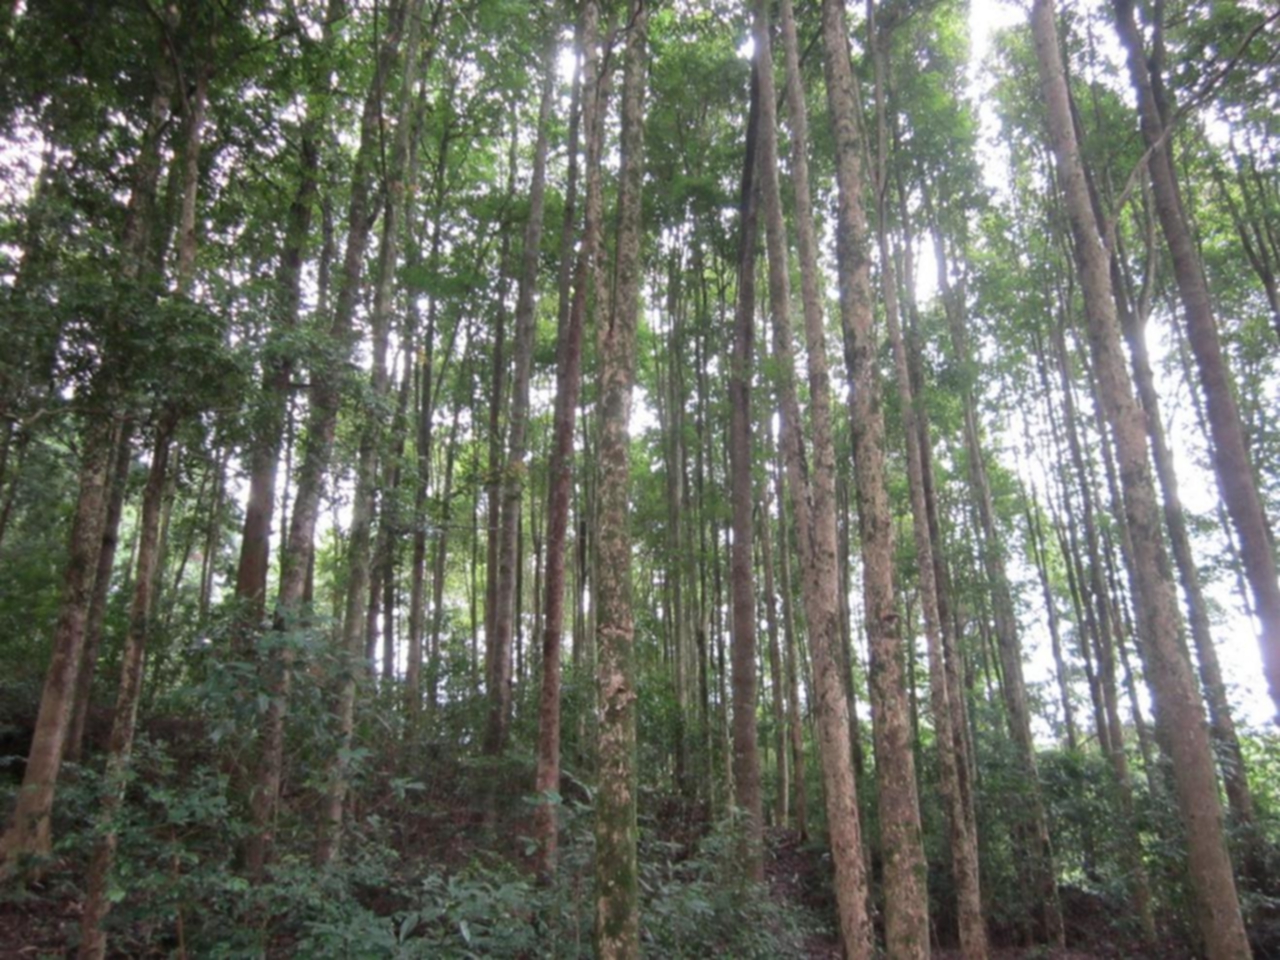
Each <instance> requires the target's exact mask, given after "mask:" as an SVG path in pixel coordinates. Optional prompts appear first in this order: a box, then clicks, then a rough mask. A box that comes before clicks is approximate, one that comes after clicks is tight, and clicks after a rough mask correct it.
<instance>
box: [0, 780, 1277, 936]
mask: <svg viewBox="0 0 1280 960" xmlns="http://www.w3.org/2000/svg"><path fill="white" fill-rule="evenodd" d="M508 772H510V771H508ZM527 772H528V771H524V770H519V771H516V772H515V773H516V774H517V775H516V776H515V779H514V780H513V781H512V783H511V784H510V786H511V789H510V790H504V791H500V792H499V796H503V795H505V794H511V795H512V796H514V797H519V795H520V789H519V787H518V785H517V782H522V781H523V780H524V779H526V778H527V777H526V774H527ZM455 773H456V774H457V775H456V776H452V777H440V778H432V779H431V780H430V781H429V782H430V784H431V785H430V786H429V787H424V789H423V792H420V793H417V794H410V795H409V797H405V796H401V797H399V798H398V802H397V801H396V800H394V799H392V798H391V797H390V796H388V797H386V798H385V799H384V800H383V801H373V800H371V801H369V802H368V806H367V807H366V809H365V810H364V811H363V814H362V815H364V816H372V815H374V814H375V813H376V814H378V815H379V816H381V818H382V819H383V821H384V823H385V824H386V828H387V830H389V831H390V832H389V834H388V835H387V836H386V837H385V838H384V839H385V840H386V841H387V843H388V844H389V846H390V848H391V849H394V850H395V851H396V852H397V854H398V856H399V857H400V858H401V862H402V863H406V864H416V865H419V866H421V865H423V864H431V865H433V868H435V869H439V870H440V871H442V872H443V873H444V874H447V875H465V872H466V869H467V865H468V864H472V863H475V862H480V861H484V860H485V858H493V859H494V860H496V861H500V862H502V863H504V864H506V867H505V868H504V869H505V870H506V871H508V875H514V876H517V877H519V876H522V875H524V874H526V873H528V868H529V861H528V856H527V850H525V849H524V844H523V842H521V841H522V839H523V837H524V836H527V835H529V834H530V833H531V831H532V825H531V823H529V822H528V817H529V808H528V806H527V804H523V803H517V802H511V803H509V804H507V805H505V806H504V805H503V804H502V803H501V802H499V810H498V811H497V814H496V815H497V822H494V821H493V820H491V819H490V816H492V813H491V814H490V815H489V816H487V815H486V813H485V811H484V810H483V809H482V808H483V804H479V805H478V804H477V802H476V797H477V796H479V795H480V794H479V791H478V790H477V789H476V784H475V783H474V782H469V781H468V778H467V776H466V774H465V771H464V770H463V769H462V768H459V769H458V770H456V771H455ZM495 773H496V771H490V772H489V773H488V774H486V776H493V775H494V774H495ZM491 789H492V788H491ZM648 802H649V804H650V808H649V810H648V813H647V815H646V816H645V817H644V818H643V819H644V821H645V823H646V824H647V826H646V837H647V840H646V843H647V844H648V845H649V846H648V849H649V851H650V853H649V855H650V856H654V855H660V856H665V857H668V858H670V860H671V861H672V864H671V865H670V866H671V867H672V869H673V870H674V869H676V868H678V865H679V863H680V862H681V861H683V860H684V859H685V858H689V857H699V856H701V857H704V859H703V860H702V861H701V862H702V863H704V864H705V863H710V862H712V861H708V860H706V859H705V853H699V851H700V850H702V849H703V844H704V842H705V841H706V840H707V839H708V826H707V824H708V820H709V813H708V810H707V808H706V806H705V804H703V803H696V802H689V801H684V800H680V799H678V798H675V797H668V796H663V797H658V796H655V795H650V796H649V797H648ZM579 809H580V810H581V811H582V813H581V814H580V816H581V817H582V819H581V820H579V822H578V823H577V825H576V827H575V829H576V830H577V831H579V832H580V833H581V832H585V833H586V834H587V835H588V836H589V833H590V811H589V808H587V807H580V808H579ZM63 826H64V827H70V826H72V825H71V824H67V823H64V824H63ZM767 843H768V855H767V857H766V882H767V884H768V887H769V898H770V900H771V901H772V902H773V903H774V904H775V905H776V906H777V907H779V908H781V911H782V912H783V913H785V914H786V915H788V916H790V917H794V918H797V919H798V920H800V921H801V925H802V927H803V929H804V930H806V931H807V932H806V933H804V935H803V940H802V941H801V942H800V946H799V950H798V951H797V952H796V953H794V954H789V955H790V956H793V957H795V960H805V958H812V960H837V958H839V957H840V947H839V943H838V941H837V940H836V939H835V934H834V932H833V930H832V925H831V923H830V919H829V918H832V917H833V916H834V911H835V902H834V895H833V892H832V889H831V866H830V858H829V855H828V854H827V852H826V850H825V849H824V847H823V845H822V844H821V843H819V842H817V841H815V840H813V839H803V838H801V837H800V836H799V835H798V834H797V833H796V832H795V831H790V830H780V829H772V830H770V831H769V833H768V837H767ZM192 869H194V865H192ZM585 869H586V870H587V873H588V875H589V869H590V868H589V866H587V867H585ZM135 879H136V877H135ZM723 879H724V878H722V880H723ZM419 882H420V881H419ZM83 887H84V878H83V867H82V861H81V859H80V858H79V857H78V856H76V857H73V856H67V857H64V858H61V859H58V860H55V861H54V862H53V863H51V864H50V865H49V868H48V870H47V871H46V873H45V875H44V878H43V880H42V881H41V882H39V883H35V884H30V885H28V886H27V887H25V888H21V889H16V888H15V887H14V886H13V885H12V884H6V885H0V960H10V958H13V960H39V958H52V957H64V956H70V955H74V946H75V944H76V943H77V942H78V940H79V925H80V913H81V906H82V902H83ZM362 899H363V900H364V902H365V905H366V906H367V907H368V908H369V909H370V910H371V911H372V912H373V913H375V914H376V915H378V916H380V917H388V916H392V915H395V914H397V912H398V911H400V912H403V911H404V910H405V909H407V908H406V907H405V905H404V897H403V891H397V890H396V889H394V888H393V887H386V886H385V885H380V887H379V889H374V890H369V889H367V890H366V891H365V895H364V897H363V898H362ZM1063 907H1064V915H1065V919H1066V925H1067V935H1068V944H1069V945H1070V948H1069V949H1065V950H1049V949H1046V948H1045V947H1043V946H1040V947H1014V946H1008V943H1009V941H1010V939H1011V937H1010V936H1009V935H1008V931H1004V932H1003V933H1004V935H1003V937H1002V932H1001V931H994V930H993V932H992V936H993V944H994V946H995V949H994V950H993V952H992V958H993V960H1024V958H1025V960H1118V958H1133V960H1139V958H1149V960H1184V958H1186V957H1188V956H1189V954H1188V952H1187V951H1186V949H1185V948H1184V947H1181V946H1179V945H1177V944H1175V943H1173V942H1166V943H1162V944H1158V945H1156V946H1154V947H1152V946H1148V947H1146V948H1145V949H1144V948H1141V947H1139V946H1138V945H1136V944H1134V943H1131V942H1124V941H1123V940H1119V939H1117V938H1116V930H1117V926H1116V922H1115V921H1116V920H1117V919H1118V917H1117V915H1116V913H1115V911H1113V910H1111V909H1110V908H1108V906H1107V904H1106V903H1104V902H1103V901H1102V900H1101V899H1100V898H1098V897H1093V896H1090V895H1088V894H1085V893H1083V892H1082V891H1079V890H1075V889H1073V888H1070V887H1066V888H1064V889H1063ZM267 925H268V928H269V927H270V925H271V924H270V921H268V924H267ZM130 926H131V928H130V929H128V930H127V931H121V933H122V938H121V939H118V940H117V941H116V942H115V944H113V946H115V947H116V948H117V950H119V951H120V952H114V953H113V954H112V955H113V956H117V957H143V956H146V957H151V956H155V957H163V956H188V955H189V956H192V957H195V956H199V955H200V951H199V950H195V951H191V952H189V953H187V952H184V951H183V949H182V947H181V946H179V947H178V949H177V951H176V952H175V951H174V949H173V947H174V940H173V938H172V936H171V935H170V936H169V937H168V938H165V937H163V936H161V937H160V938H159V939H158V938H157V930H156V929H154V928H147V927H146V926H145V925H143V926H138V925H136V924H135V925H130ZM178 936H179V939H178V940H177V943H178V944H181V943H182V940H181V933H179V935H178ZM294 936H295V934H294V933H287V932H284V931H283V930H281V931H280V932H279V933H278V934H269V939H270V941H271V945H270V947H269V948H268V953H269V954H270V956H272V957H282V958H283V957H299V958H302V960H306V956H307V954H306V952H305V951H302V950H298V949H295V948H294V943H295V940H294V939H293V938H294ZM166 939H167V941H168V942H167V944H166V943H164V941H165V940H166ZM221 955H224V956H231V955H235V954H234V953H226V952H225V951H224V952H223V953H222V954H221ZM247 955H249V954H246V956H247ZM362 955H363V956H369V955H371V954H370V953H369V952H368V951H367V950H366V951H365V952H364V953H363V954H362ZM475 955H483V956H494V957H501V956H505V955H510V956H527V955H529V954H528V953H527V952H525V953H518V954H514V953H513V954H503V953H501V952H499V951H487V950H482V951H481V952H480V953H477V954H475ZM718 955H721V956H726V957H732V956H733V954H732V953H731V952H729V953H719V954H718ZM933 956H934V957H935V958H936V960H961V953H960V952H959V951H958V950H957V949H955V948H954V946H952V945H949V944H946V943H942V944H938V943H935V945H934V951H933ZM1260 956H1265V954H1260ZM664 960H665V958H664Z"/></svg>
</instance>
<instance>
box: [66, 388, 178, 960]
mask: <svg viewBox="0 0 1280 960" xmlns="http://www.w3.org/2000/svg"><path fill="white" fill-rule="evenodd" d="M177 422H178V419H177V416H176V414H175V413H174V411H173V410H172V409H170V410H166V411H164V412H163V413H161V415H160V421H159V423H158V424H157V425H156V437H155V449H154V451H153V452H152V455H151V468H150V470H149V472H148V474H147V485H146V488H145V489H144V490H143V493H142V517H141V520H140V521H139V530H140V534H139V543H138V570H137V573H136V575H135V577H134V582H133V599H132V604H131V606H130V608H129V632H128V634H127V635H126V637H125V645H124V653H123V655H122V656H121V661H120V688H119V692H118V693H117V695H116V712H115V719H114V720H113V721H112V724H111V741H110V745H109V746H108V748H107V770H106V775H105V778H106V792H105V793H104V794H103V797H102V807H101V810H100V812H99V815H98V822H99V825H100V828H101V834H100V836H99V837H98V840H97V842H96V844H95V845H94V850H93V856H92V858H91V859H90V863H89V874H88V879H87V890H86V892H85V904H84V914H83V916H82V919H81V925H80V957H81V958H82V960H100V958H102V957H104V956H105V955H106V948H107V935H106V931H105V930H103V929H102V922H103V921H104V920H105V919H106V916H107V912H108V911H109V910H110V909H111V900H110V898H109V896H108V886H109V884H110V879H111V871H112V869H113V868H114V864H115V853H116V843H117V833H116V827H115V821H116V818H117V816H118V815H119V812H120V808H121V806H123V804H124V795H125V788H126V787H127V786H128V780H129V764H130V760H131V758H132V755H133V736H134V730H135V729H136V727H137V720H138V700H139V696H140V694H141V692H142V668H143V658H144V655H145V653H146V644H147V635H148V632H149V630H150V624H151V614H152V606H153V600H154V592H155V590H154V588H155V583H156V566H157V560H158V559H159V555H160V513H161V509H160V508H161V503H162V500H163V497H164V488H165V475H166V471H167V470H168V464H169V447H170V443H171V441H172V439H173V433H174V429H175V427H176V426H177Z"/></svg>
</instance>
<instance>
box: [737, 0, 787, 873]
mask: <svg viewBox="0 0 1280 960" xmlns="http://www.w3.org/2000/svg"><path fill="white" fill-rule="evenodd" d="M753 30H754V36H755V38H756V49H758V50H759V49H762V46H761V40H760V38H761V36H762V35H765V36H767V34H768V30H769V21H768V13H767V11H766V10H765V9H763V8H762V7H761V6H760V5H757V6H756V9H755V18H754V27H753ZM768 49H769V48H768V45H767V44H765V45H764V46H763V50H764V51H767V50H768ZM764 74H768V77H765V76H764ZM766 89H767V91H768V96H769V97H771V98H772V97H774V96H775V94H774V91H773V63H772V61H771V60H765V59H764V58H763V57H756V58H755V63H754V66H753V70H752V80H751V102H750V106H749V108H748V117H747V131H746V142H745V144H744V147H743V153H744V156H743V164H742V183H741V188H740V193H739V200H738V211H739V214H738V216H739V226H738V229H739V236H738V289H737V300H736V303H735V305H734V317H733V347H732V349H731V352H730V359H729V491H730V492H729V496H730V509H731V513H732V516H731V523H732V529H733V545H732V547H731V553H730V556H729V566H730V574H729V575H730V592H731V602H732V608H733V632H732V652H731V660H732V668H733V730H732V734H733V786H734V804H735V806H736V807H737V809H738V810H740V811H741V812H742V815H743V818H744V819H743V823H742V826H741V831H742V832H741V839H742V851H741V853H742V864H743V866H744V868H745V871H746V874H747V876H748V877H749V878H750V879H751V880H752V881H754V882H756V883H760V882H763V880H764V806H763V801H762V799H761V795H760V747H759V742H758V731H757V730H756V696H757V687H758V678H757V676H756V585H755V574H754V571H753V569H752V564H753V554H754V539H755V530H754V519H753V516H752V514H753V512H754V511H753V507H754V505H755V484H754V482H753V480H752V476H751V472H752V471H751V467H752V450H753V446H754V444H753V443H752V429H751V427H752V424H751V372H752V367H753V365H754V352H755V312H756V252H757V249H758V247H759V230H758V208H759V205H758V201H757V188H756V161H757V157H758V150H757V146H756V145H757V141H758V130H759V124H760V114H761V109H760V98H761V97H762V96H763V95H764V93H763V91H764V90H766ZM769 113H770V115H771V116H770V119H771V120H772V121H773V122H774V123H775V124H776V117H774V116H772V114H773V110H770V111H769Z"/></svg>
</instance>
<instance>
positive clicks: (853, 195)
mask: <svg viewBox="0 0 1280 960" xmlns="http://www.w3.org/2000/svg"><path fill="white" fill-rule="evenodd" d="M822 37H823V47H824V52H825V56H824V58H823V66H824V75H825V77H826V87H827V108H828V112H829V113H830V115H831V123H832V128H833V132H834V135H835V151H836V182H837V185H838V187H839V197H838V204H837V214H836V261H837V276H838V279H839V287H840V318H841V327H842V329H843V333H844V342H845V366H846V367H847V372H848V376H849V380H850V383H851V384H852V389H851V390H850V400H849V415H850V430H851V433H852V436H853V468H854V485H855V489H856V492H857V502H858V530H859V533H860V535H861V536H860V540H861V548H862V580H863V610H864V618H865V627H866V631H867V638H868V641H869V646H870V650H871V670H870V681H871V682H870V687H871V706H872V719H873V721H874V734H875V744H876V785H877V787H878V792H879V797H880V836H881V846H882V848H883V852H884V858H885V864H884V882H885V889H884V905H885V906H884V908H885V942H886V947H887V949H888V952H889V955H890V956H891V957H927V956H928V955H929V934H928V931H929V918H928V907H929V898H928V893H927V890H926V886H925V878H926V868H925V862H924V847H923V842H922V839H921V830H920V805H919V800H918V798H917V796H916V774H915V758H914V755H913V753H912V738H911V724H910V711H909V706H908V703H907V697H906V689H905V685H904V678H903V668H902V639H901V636H900V635H899V632H898V612H897V609H896V607H895V604H894V594H893V591H894V587H893V526H892V523H893V520H892V515H891V513H890V509H889V500H888V494H887V491H886V489H885V482H884V419H883V416H882V415H881V411H880V384H879V375H878V373H877V371H876V367H875V356H876V344H875V338H874V334H873V330H872V326H873V316H872V296H871V277H870V267H871V264H870V260H869V258H868V256H867V224H866V214H865V211H864V209H863V205H862V190H863V179H862V167H861V153H862V146H863V145H862V141H861V135H860V133H859V131H858V129H857V120H856V118H857V113H858V111H857V106H856V102H855V99H854V91H853V73H852V69H851V67H850V52H849V38H848V34H847V32H846V29H845V12H844V6H843V4H842V3H840V2H839V0H824V2H823V5H822ZM884 269H885V270H890V269H892V265H891V264H888V263H886V264H884ZM814 346H816V345H811V346H810V349H813V348H814Z"/></svg>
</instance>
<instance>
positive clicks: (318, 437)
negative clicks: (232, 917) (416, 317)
mask: <svg viewBox="0 0 1280 960" xmlns="http://www.w3.org/2000/svg"><path fill="white" fill-rule="evenodd" d="M405 6H406V4H405V3H399V4H397V5H396V7H394V8H393V10H392V12H391V16H390V17H389V20H388V24H387V32H386V33H385V34H384V36H383V38H382V44H381V47H380V49H379V52H378V62H377V64H376V67H375V71H374V77H373V80H372V82H371V85H370V89H369V91H368V93H367V95H366V97H365V101H364V107H363V111H362V114H361V118H360V146H359V149H358V151H357V153H356V164H355V169H354V170H353V172H352V178H351V195H350V198H349V200H348V209H347V247H346V251H345V252H344V254H343V262H342V269H341V277H340V284H339V288H338V294H337V298H336V302H335V303H334V307H333V316H332V320H331V322H330V325H329V332H328V339H329V341H330V343H331V344H332V345H333V349H334V352H335V353H336V354H337V358H343V357H346V356H348V355H349V354H350V352H351V349H352V346H353V344H352V342H351V341H352V327H353V324H354V321H355V312H356V302H357V300H358V297H359V293H360V286H361V278H362V277H363V274H364V259H365V251H366V249H367V247H368V243H369V234H370V232H371V231H372V229H373V224H374V218H373V217H372V216H370V205H371V202H372V199H373V196H372V194H373V183H372V180H373V168H374V163H375V160H376V151H377V150H378V147H379V142H380V140H379V138H380V128H381V125H382V96H383V89H384V87H385V86H386V80H387V78H388V77H389V76H390V75H391V70H392V65H393V64H394V62H395V59H396V56H397V53H398V50H399V46H400V39H401V31H402V29H403V27H404V16H405ZM337 358H335V361H334V362H330V363H326V362H321V363H319V364H318V365H317V366H316V368H315V369H314V370H312V372H311V390H310V407H311V413H310V423H309V425H308V430H307V445H306V447H305V449H304V451H303V459H302V465H301V467H300V468H299V471H298V482H297V493H296V495H295V498H294V504H293V514H292V516H291V517H290V519H289V536H288V539H287V541H286V546H285V555H284V562H283V563H282V565H281V566H282V569H281V572H280V592H279V596H278V598H277V602H276V615H275V629H276V630H277V631H278V632H279V633H280V634H282V635H284V636H282V637H281V638H280V639H281V642H280V644H279V648H278V651H277V652H276V654H275V656H274V657H273V662H272V663H270V664H269V674H268V676H269V680H268V683H269V685H270V699H269V702H268V705H267V712H266V716H265V718H264V720H263V731H262V742H261V746H260V756H259V762H258V770H257V773H256V783H255V785H254V788H253V792H252V796H251V798H250V815H251V819H252V823H253V831H252V832H251V834H250V835H249V837H248V838H247V840H246V843H245V855H244V859H245V866H246V869H247V871H248V873H249V875H250V877H252V878H253V879H254V880H255V881H258V880H261V879H262V877H263V870H264V868H265V866H266V862H267V857H268V854H269V851H270V847H271V844H272V839H273V830H274V827H273V822H274V820H275V816H276V805H277V803H278V800H279V796H280V785H281V783H282V781H283V777H284V726H285V717H286V714H287V711H288V703H289V693H290V688H291V685H292V682H293V665H294V660H295V658H296V645H295V643H294V642H293V641H292V640H291V639H290V638H289V637H288V636H287V634H288V633H289V632H291V631H293V630H296V629H298V628H299V627H302V626H305V624H306V616H305V614H306V610H305V606H306V601H305V596H306V594H307V592H308V591H307V585H308V581H309V579H310V577H309V572H310V570H311V567H312V563H313V559H314V554H315V528H316V519H317V516H318V515H319V510H320V495H321V491H322V488H323V485H324V479H325V475H326V474H327V473H328V470H329V459H330V455H331V453H332V450H333V441H334V434H335V432H336V429H337V423H338V408H339V406H340V404H341V400H342V391H341V385H342V379H343V373H344V371H343V370H342V369H341V364H340V363H339V362H337Z"/></svg>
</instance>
